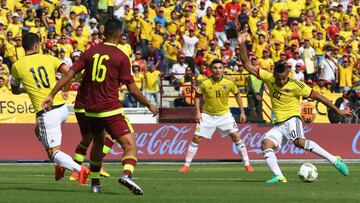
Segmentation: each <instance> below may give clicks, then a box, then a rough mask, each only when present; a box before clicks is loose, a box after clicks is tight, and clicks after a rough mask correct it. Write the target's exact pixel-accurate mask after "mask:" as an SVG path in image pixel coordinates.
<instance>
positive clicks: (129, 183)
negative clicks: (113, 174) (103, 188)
mask: <svg viewBox="0 0 360 203" xmlns="http://www.w3.org/2000/svg"><path fill="white" fill-rule="evenodd" d="M119 183H120V184H121V185H123V186H125V187H127V188H128V189H129V190H130V191H131V192H132V193H134V195H143V194H144V191H143V190H142V189H141V188H140V187H139V186H138V185H137V184H136V183H135V182H134V181H133V180H132V179H131V178H130V177H128V176H127V175H124V176H122V177H121V178H119Z"/></svg>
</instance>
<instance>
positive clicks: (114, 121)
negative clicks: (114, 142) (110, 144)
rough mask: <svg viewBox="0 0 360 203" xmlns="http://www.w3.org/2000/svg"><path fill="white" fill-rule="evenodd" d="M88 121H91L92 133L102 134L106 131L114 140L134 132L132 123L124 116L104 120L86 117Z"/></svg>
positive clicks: (119, 115)
mask: <svg viewBox="0 0 360 203" xmlns="http://www.w3.org/2000/svg"><path fill="white" fill-rule="evenodd" d="M86 119H87V121H89V124H90V129H91V132H92V133H94V134H100V133H102V132H103V131H104V130H105V131H106V132H107V133H108V134H109V135H110V136H111V138H112V139H117V138H119V137H121V136H124V135H127V134H130V133H133V132H134V130H133V128H132V126H131V124H130V122H129V121H128V119H127V118H126V117H124V116H123V115H122V114H118V115H114V116H110V117H104V118H97V117H86Z"/></svg>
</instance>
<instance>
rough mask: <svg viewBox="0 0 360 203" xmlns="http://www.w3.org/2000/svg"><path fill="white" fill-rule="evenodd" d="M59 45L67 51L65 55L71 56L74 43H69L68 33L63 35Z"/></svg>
mask: <svg viewBox="0 0 360 203" xmlns="http://www.w3.org/2000/svg"><path fill="white" fill-rule="evenodd" d="M57 46H58V48H59V49H63V50H64V51H65V56H66V57H68V58H70V54H71V53H72V52H73V51H74V50H73V47H72V45H71V44H69V43H68V38H67V36H66V35H61V38H60V40H58V44H57Z"/></svg>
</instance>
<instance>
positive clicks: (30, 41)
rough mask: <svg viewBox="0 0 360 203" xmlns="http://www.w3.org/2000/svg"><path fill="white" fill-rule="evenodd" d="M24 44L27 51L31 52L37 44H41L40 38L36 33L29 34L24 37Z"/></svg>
mask: <svg viewBox="0 0 360 203" xmlns="http://www.w3.org/2000/svg"><path fill="white" fill-rule="evenodd" d="M22 42H23V43H22V46H23V48H24V49H25V51H30V50H31V49H32V48H33V47H34V45H35V44H38V43H40V37H39V36H38V35H37V34H35V33H31V32H28V33H26V34H25V35H24V36H23V37H22Z"/></svg>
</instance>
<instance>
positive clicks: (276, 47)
mask: <svg viewBox="0 0 360 203" xmlns="http://www.w3.org/2000/svg"><path fill="white" fill-rule="evenodd" d="M281 52H283V49H282V47H281V42H280V41H275V43H274V44H273V46H271V47H270V53H271V58H272V60H273V61H274V62H277V61H279V60H280V55H281Z"/></svg>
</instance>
